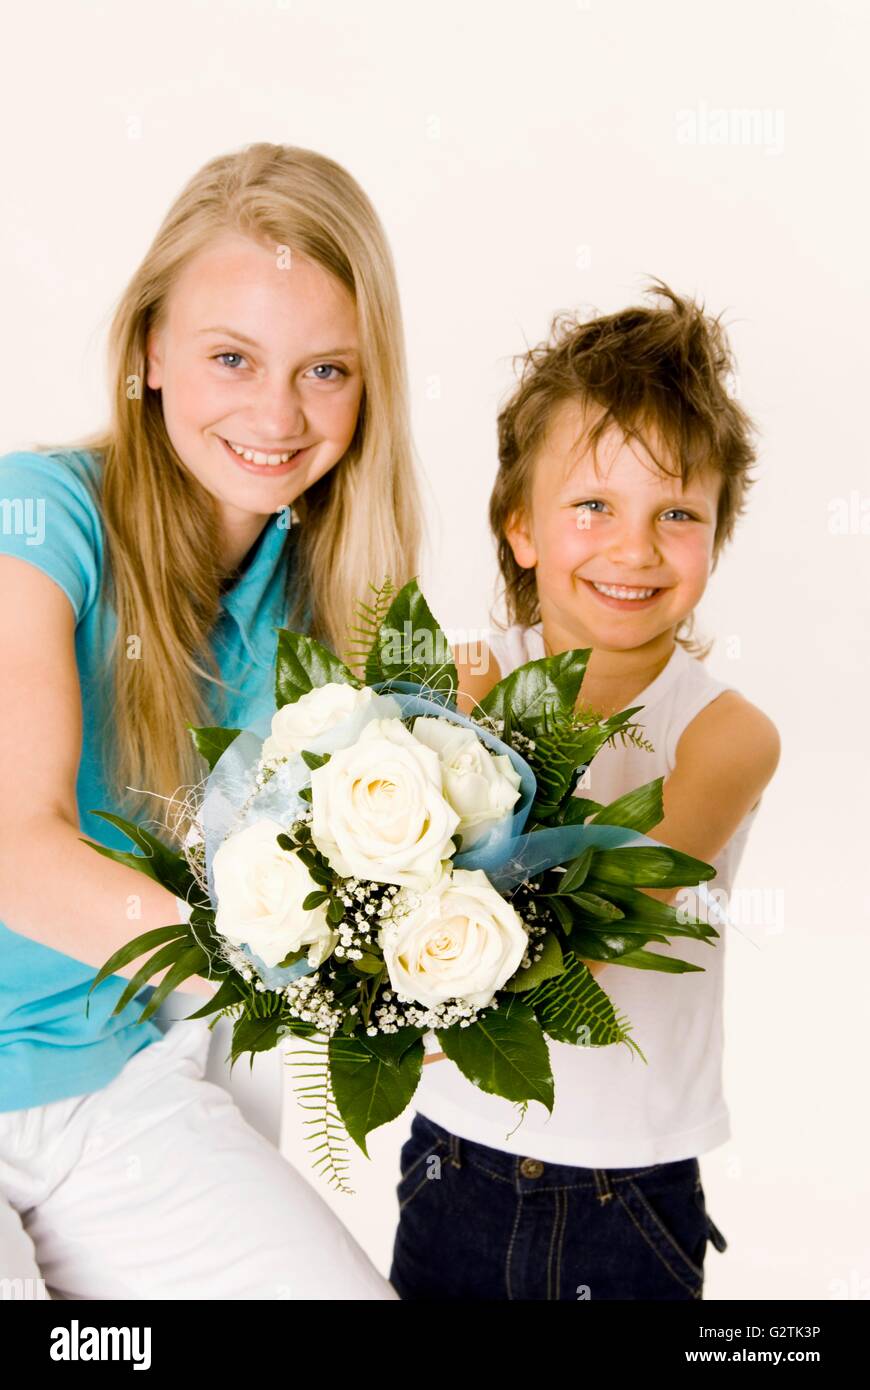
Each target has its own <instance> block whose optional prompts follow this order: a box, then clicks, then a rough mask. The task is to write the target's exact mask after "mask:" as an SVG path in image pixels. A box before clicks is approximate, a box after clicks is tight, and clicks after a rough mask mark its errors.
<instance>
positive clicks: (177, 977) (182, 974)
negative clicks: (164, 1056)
mask: <svg viewBox="0 0 870 1390" xmlns="http://www.w3.org/2000/svg"><path fill="white" fill-rule="evenodd" d="M208 963H209V962H208V956H207V955H206V953H205V951H204V950H203V949H202V947H201V946H188V948H187V950H186V951H185V952H184V955H182V956H180V957H179V959H178V960H177V961H176V962H175V964H174V965H173V967H172V969H171V970H169V971H167V973H166V975H165V976H164V977H163V979H162V980H161V981H160V984H159V985H158V986H157V988H156V989H155V991H154V993H153V994H152V996H151V998H150V999H149V1000H148V1003H147V1005H146V1007H145V1010H144V1012H143V1013H142V1014H141V1016H140V1018H139V1020H138V1021H139V1022H140V1023H145V1022H146V1020H147V1019H149V1018H150V1017H151V1015H152V1014H153V1013H156V1012H157V1010H158V1009H159V1007H160V1005H161V1004H162V1003H163V1001H164V999H166V998H167V996H168V995H170V994H171V993H172V991H173V990H175V989H178V988H179V986H180V985H182V984H183V983H184V981H185V980H189V979H190V977H191V975H201V974H202V973H203V971H205V970H207V969H208Z"/></svg>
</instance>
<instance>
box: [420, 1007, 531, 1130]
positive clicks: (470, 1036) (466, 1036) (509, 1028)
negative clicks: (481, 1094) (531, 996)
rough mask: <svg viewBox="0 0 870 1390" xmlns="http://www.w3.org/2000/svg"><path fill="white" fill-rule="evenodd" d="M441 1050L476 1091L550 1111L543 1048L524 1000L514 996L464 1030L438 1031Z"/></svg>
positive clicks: (460, 1028)
mask: <svg viewBox="0 0 870 1390" xmlns="http://www.w3.org/2000/svg"><path fill="white" fill-rule="evenodd" d="M436 1037H437V1038H438V1042H439V1043H440V1045H441V1049H442V1051H443V1052H444V1053H445V1055H446V1056H447V1057H449V1059H450V1061H451V1062H455V1063H456V1065H457V1066H458V1067H459V1070H460V1071H461V1072H462V1074H463V1075H464V1076H466V1077H467V1078H468V1080H469V1081H471V1082H472V1083H473V1084H474V1085H475V1086H479V1087H480V1089H481V1090H482V1091H487V1092H489V1093H490V1094H491V1095H496V1096H504V1097H505V1099H506V1100H515V1101H528V1100H537V1101H540V1103H541V1104H542V1105H544V1106H546V1108H547V1109H548V1110H549V1111H551V1112H552V1109H553V1074H552V1072H551V1070H550V1055H549V1052H548V1051H547V1044H546V1042H545V1041H544V1035H543V1033H542V1032H541V1026H540V1024H539V1023H538V1020H537V1019H536V1017H535V1015H534V1013H533V1012H532V1009H531V1008H530V1006H529V1005H528V1004H527V1003H526V1001H525V997H524V996H521V995H519V994H512V995H511V996H510V997H509V999H508V1001H507V1003H504V1004H501V1005H500V1007H499V1008H497V1009H492V1010H490V1011H489V1012H488V1013H486V1014H484V1015H483V1017H482V1018H479V1019H478V1021H477V1022H476V1023H472V1024H470V1025H469V1026H468V1027H467V1028H462V1027H460V1025H459V1024H456V1025H455V1026H454V1027H453V1028H447V1029H445V1030H443V1031H441V1032H436Z"/></svg>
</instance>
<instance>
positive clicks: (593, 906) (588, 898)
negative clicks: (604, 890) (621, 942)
mask: <svg viewBox="0 0 870 1390" xmlns="http://www.w3.org/2000/svg"><path fill="white" fill-rule="evenodd" d="M559 897H560V898H561V899H562V901H563V902H564V901H565V900H566V899H567V901H568V902H569V903H571V904H572V905H573V906H574V907H576V908H579V910H580V911H581V912H585V913H588V914H589V916H590V917H601V918H604V920H605V921H608V922H613V921H616V919H617V918H618V917H622V916H624V913H623V911H622V908H620V907H617V906H616V904H615V903H612V902H609V901H608V899H607V898H602V897H599V895H598V894H597V893H586V892H583V893H563V892H562V891H561V890H560V891H559ZM575 921H576V918H575Z"/></svg>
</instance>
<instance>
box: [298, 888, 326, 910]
mask: <svg viewBox="0 0 870 1390" xmlns="http://www.w3.org/2000/svg"><path fill="white" fill-rule="evenodd" d="M328 900H329V894H328V893H325V892H324V891H323V889H322V888H318V889H315V891H314V892H313V893H308V894H306V896H305V897H304V898H303V899H302V911H303V912H313V911H314V909H315V907H319V906H320V904H321V903H325V902H327V901H328Z"/></svg>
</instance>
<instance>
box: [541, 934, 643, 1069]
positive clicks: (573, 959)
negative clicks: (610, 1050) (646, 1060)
mask: <svg viewBox="0 0 870 1390" xmlns="http://www.w3.org/2000/svg"><path fill="white" fill-rule="evenodd" d="M528 1002H529V1004H530V1006H531V1007H532V1008H533V1009H534V1011H535V1014H536V1015H537V1018H538V1021H539V1023H540V1025H541V1027H542V1028H543V1030H544V1032H545V1033H546V1034H547V1035H548V1037H551V1038H553V1039H554V1041H555V1042H564V1043H573V1044H575V1045H580V1046H583V1047H608V1046H610V1045H611V1044H613V1043H619V1042H626V1041H629V1038H628V1028H627V1026H626V1023H625V1020H620V1019H619V1018H618V1017H617V1015H616V1013H615V1011H614V1008H613V1003H612V1001H611V1000H610V999H609V998H608V996H607V995H606V994H605V993H604V990H603V989H602V988H601V986H600V985H599V984H598V983H597V981H596V980H595V979H594V977H593V975H592V972H591V970H589V969H588V968H587V966H585V965H584V964H583V962H582V961H581V960H578V958H577V956H576V955H575V954H574V952H573V950H572V951H568V952H566V954H565V971H564V973H563V974H562V975H559V976H558V978H556V979H554V980H546V981H545V982H544V983H543V984H542V985H539V986H538V988H537V989H536V990H534V992H533V993H532V994H530V995H529V996H528Z"/></svg>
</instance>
